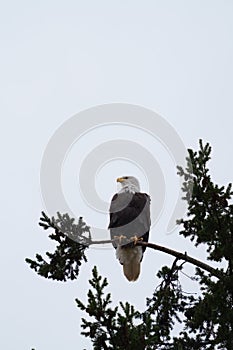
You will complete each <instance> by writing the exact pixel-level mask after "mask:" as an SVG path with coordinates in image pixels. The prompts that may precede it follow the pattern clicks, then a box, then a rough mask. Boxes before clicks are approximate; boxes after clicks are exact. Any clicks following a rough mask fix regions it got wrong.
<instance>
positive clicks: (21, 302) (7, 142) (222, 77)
mask: <svg viewBox="0 0 233 350" xmlns="http://www.w3.org/2000/svg"><path fill="white" fill-rule="evenodd" d="M232 10H233V3H232V1H230V0H229V1H226V0H225V1H214V0H211V1H184V0H183V1H162V0H161V1H144V2H142V1H141V2H139V1H124V2H123V1H121V2H116V1H115V2H113V1H98V2H95V1H85V2H84V1H83V2H81V1H69V2H64V1H63V2H62V1H40V2H38V1H24V0H22V1H20V2H18V1H8V2H5V3H3V2H2V4H1V9H0V26H1V31H0V37H1V55H0V60H1V65H0V69H1V80H0V81H1V102H2V103H1V118H2V128H1V130H2V135H1V143H2V144H1V150H2V156H1V159H2V176H3V178H2V180H1V184H2V189H1V202H2V213H3V216H2V250H1V267H2V268H1V318H2V320H1V325H2V336H1V339H0V348H1V349H4V350H12V349H16V348H17V349H18V350H25V349H28V350H30V349H31V348H32V347H35V348H36V350H47V349H56V350H64V349H65V348H67V349H69V350H74V349H77V348H78V349H83V348H84V347H86V349H91V345H90V342H89V341H88V340H86V339H85V338H84V337H81V336H80V328H79V323H80V318H81V314H80V312H79V310H78V309H77V308H76V306H75V302H74V299H75V298H76V297H78V298H80V299H81V300H83V301H85V300H86V292H87V290H88V283H87V280H88V279H89V277H90V274H91V269H92V267H93V266H94V265H95V264H96V265H97V266H98V269H99V272H100V273H101V274H102V275H104V276H107V277H108V278H109V282H110V288H109V290H110V291H111V292H112V295H113V299H114V302H117V301H118V300H123V301H124V300H125V301H126V300H128V301H129V302H132V303H135V305H136V306H137V307H138V308H139V309H141V310H143V308H144V303H145V297H146V296H151V295H152V292H153V288H154V287H155V286H156V285H157V280H156V279H154V275H155V274H156V272H157V270H158V269H159V267H160V266H162V265H163V264H166V263H169V264H170V263H171V262H172V259H171V258H169V257H167V256H165V255H164V254H162V253H159V252H156V253H155V252H152V251H149V250H148V251H147V252H146V254H145V257H144V261H143V264H142V273H141V277H140V280H139V281H138V282H136V283H134V284H130V283H128V282H127V281H126V279H125V278H124V277H123V274H122V269H121V266H120V265H119V264H118V262H117V261H116V259H115V252H114V251H113V249H109V250H99V249H91V250H90V251H89V252H88V263H87V264H86V265H84V266H82V268H81V273H80V277H79V279H78V280H77V281H75V282H72V283H71V282H68V283H66V284H64V283H58V282H53V281H49V280H46V279H43V278H39V277H38V276H37V275H36V274H35V273H34V272H33V271H31V270H30V269H29V268H28V266H27V265H26V263H25V262H24V259H25V257H33V256H34V254H35V253H37V252H38V253H43V252H45V251H47V250H49V249H50V248H51V247H52V245H51V243H50V242H49V241H48V239H47V238H46V235H47V233H46V232H45V231H42V230H41V229H40V228H39V227H38V225H37V222H38V219H39V216H40V212H41V210H43V209H44V205H43V203H42V200H41V194H40V183H39V172H40V164H41V159H42V156H43V152H44V150H45V148H46V145H47V143H48V141H49V139H50V138H51V136H52V135H53V133H54V131H55V130H56V129H57V128H58V127H59V126H60V125H61V124H62V123H63V122H65V121H66V120H67V119H68V118H70V117H71V116H72V115H74V114H76V113H78V112H79V111H81V110H84V109H86V108H90V107H92V106H95V105H99V104H104V103H112V102H124V103H131V104H136V105H141V106H144V107H147V108H149V109H152V110H154V111H156V112H157V113H158V114H160V115H162V116H163V117H164V118H165V119H166V120H167V121H168V122H169V123H170V124H171V125H172V126H173V127H174V129H175V130H176V131H177V132H178V134H179V135H180V137H181V138H182V139H183V141H184V144H185V145H186V146H187V147H192V148H197V144H198V139H199V138H203V139H204V140H205V141H209V142H210V143H211V145H212V146H213V153H212V156H213V160H212V162H211V171H212V175H213V178H214V180H215V181H217V182H218V183H221V184H226V183H228V182H231V180H232V164H231V163H232V145H233V141H232V113H233V105H232V84H233V83H232V82H233V69H232V62H233V57H232V56H233V40H232V34H233V33H232V29H233V12H232ZM122 133H125V130H124V131H123V130H122ZM132 133H133V131H132ZM96 137H97V136H96ZM107 137H109V133H106V139H107ZM129 138H133V134H129ZM94 142H95V137H94V136H93V145H94ZM160 146H161V145H160ZM152 151H153V150H152ZM70 159H72V158H70ZM73 159H74V158H73ZM68 160H69V159H68ZM113 170H114V166H113V167H112V169H102V172H100V173H101V174H102V175H101V176H104V175H105V174H108V173H109V172H110V173H111V172H113ZM108 171H109V172H108ZM64 174H65V170H64ZM121 174H122V175H124V172H120V174H119V173H117V174H116V176H115V174H112V175H113V176H112V178H108V179H106V192H104V191H103V189H100V188H101V187H102V184H101V186H100V180H99V178H98V176H97V191H98V193H100V196H102V198H104V199H105V200H107V198H111V196H112V194H113V192H114V191H115V190H116V185H115V177H117V176H118V175H121ZM174 181H176V180H174ZM64 182H65V184H64V188H65V186H66V177H65V175H64ZM76 186H77V184H76ZM144 186H146V182H145V183H144ZM144 190H146V188H144ZM66 196H67V198H69V199H70V201H71V202H72V205H74V207H75V198H74V197H73V198H72V195H71V192H70V190H69V188H67V194H66ZM152 200H153V199H152ZM154 200H155V201H156V199H154ZM172 200H173V199H172V198H171V201H172ZM58 210H59V208H58ZM83 210H85V208H84V209H83ZM82 214H83V213H82ZM87 214H88V213H87ZM77 215H79V213H77ZM88 215H89V214H88ZM168 219H169V217H167V218H166V215H165V216H163V217H162V220H161V221H160V222H159V223H158V225H157V226H156V227H155V229H154V230H153V232H152V233H151V236H153V239H151V241H154V242H158V243H161V244H164V245H166V246H168V247H171V248H174V249H179V250H183V251H184V250H187V251H188V252H189V253H190V254H191V255H194V256H196V257H199V258H203V257H204V252H203V250H202V249H198V250H197V251H195V249H193V248H192V246H191V245H189V244H188V241H186V240H184V239H182V238H180V237H178V231H177V230H176V231H175V232H174V233H173V234H172V235H167V234H166V224H167V220H168ZM95 220H96V222H97V221H98V220H99V216H98V213H96V219H95ZM101 220H102V219H101ZM101 220H100V221H98V222H99V224H100V225H101V224H102V221H101ZM103 220H105V223H104V224H106V223H107V216H106V217H105V219H103ZM187 271H192V269H191V268H190V269H187ZM184 282H185V286H186V289H187V291H189V292H190V291H194V289H195V287H194V286H193V285H190V283H189V280H187V279H185V280H184ZM82 316H83V315H82Z"/></svg>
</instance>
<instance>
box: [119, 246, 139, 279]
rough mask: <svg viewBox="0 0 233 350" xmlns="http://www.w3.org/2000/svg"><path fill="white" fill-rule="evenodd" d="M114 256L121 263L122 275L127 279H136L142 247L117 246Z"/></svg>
mask: <svg viewBox="0 0 233 350" xmlns="http://www.w3.org/2000/svg"><path fill="white" fill-rule="evenodd" d="M116 256H117V258H118V259H119V261H120V263H121V264H122V265H123V270H124V275H125V277H126V278H127V279H128V280H129V281H136V280H137V279H138V276H139V274H140V261H141V259H142V247H139V246H137V247H120V246H119V247H117V251H116Z"/></svg>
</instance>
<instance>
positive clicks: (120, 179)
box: [117, 177, 125, 182]
mask: <svg viewBox="0 0 233 350" xmlns="http://www.w3.org/2000/svg"><path fill="white" fill-rule="evenodd" d="M124 180H125V179H123V177H118V178H117V182H123V181H124Z"/></svg>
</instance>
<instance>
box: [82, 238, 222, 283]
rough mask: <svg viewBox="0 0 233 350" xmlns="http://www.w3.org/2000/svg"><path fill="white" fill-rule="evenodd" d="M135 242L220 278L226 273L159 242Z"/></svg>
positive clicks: (92, 242)
mask: <svg viewBox="0 0 233 350" xmlns="http://www.w3.org/2000/svg"><path fill="white" fill-rule="evenodd" d="M114 241H115V240H110V239H109V240H102V241H90V243H89V244H90V245H92V244H107V243H113V242H114ZM135 244H136V245H139V246H145V247H147V248H152V249H154V250H159V251H160V252H163V253H166V254H169V255H172V256H174V257H176V258H177V259H179V260H184V261H186V262H188V263H190V264H192V265H195V266H197V267H199V268H201V269H202V270H205V271H207V272H209V273H211V274H212V275H213V276H215V277H217V278H219V279H220V278H222V277H224V273H223V272H221V271H220V270H218V269H215V268H214V267H212V266H210V265H208V264H206V263H204V262H202V261H200V260H197V259H195V258H192V257H191V256H189V255H187V253H186V252H185V253H181V252H178V251H176V250H173V249H170V248H167V247H163V246H161V245H158V244H154V243H147V242H142V241H140V240H139V241H137V242H136V243H135Z"/></svg>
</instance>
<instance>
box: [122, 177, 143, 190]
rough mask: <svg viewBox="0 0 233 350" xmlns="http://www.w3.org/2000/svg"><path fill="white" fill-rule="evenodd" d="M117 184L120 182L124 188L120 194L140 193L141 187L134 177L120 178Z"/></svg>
mask: <svg viewBox="0 0 233 350" xmlns="http://www.w3.org/2000/svg"><path fill="white" fill-rule="evenodd" d="M117 182H120V184H121V186H122V188H121V190H120V193H122V192H131V193H135V192H140V185H139V181H138V179H136V177H134V176H122V177H118V179H117Z"/></svg>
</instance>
